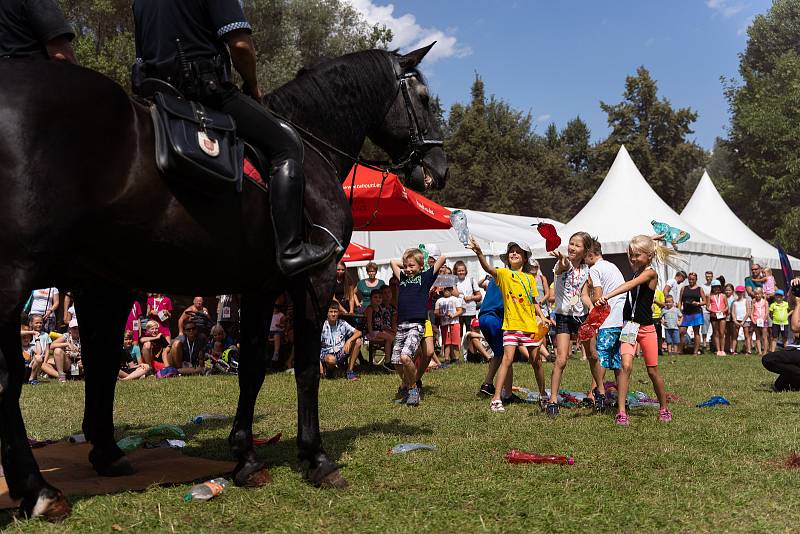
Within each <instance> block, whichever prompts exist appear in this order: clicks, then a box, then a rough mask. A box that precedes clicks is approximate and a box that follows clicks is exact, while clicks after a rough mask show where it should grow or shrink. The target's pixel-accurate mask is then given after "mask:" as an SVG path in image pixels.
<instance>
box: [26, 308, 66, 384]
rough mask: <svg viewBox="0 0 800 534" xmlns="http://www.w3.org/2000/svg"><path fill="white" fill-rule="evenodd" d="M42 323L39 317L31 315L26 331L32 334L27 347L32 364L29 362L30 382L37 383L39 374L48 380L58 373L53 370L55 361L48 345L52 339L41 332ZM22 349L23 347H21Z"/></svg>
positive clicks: (55, 376)
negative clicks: (45, 376) (42, 374)
mask: <svg viewBox="0 0 800 534" xmlns="http://www.w3.org/2000/svg"><path fill="white" fill-rule="evenodd" d="M43 327H44V321H43V319H42V316H41V315H32V316H31V322H30V325H29V326H28V329H29V330H30V331H32V332H33V333H34V335H33V339H32V340H31V345H30V347H29V350H30V354H31V358H32V360H33V361H32V362H31V375H30V379H29V381H30V382H34V381H36V382H38V378H39V375H40V374H41V373H44V374H46V375H47V376H49V377H50V378H58V371H57V370H56V368H55V364H56V362H55V359H54V358H53V356H52V354H51V350H50V344H51V343H52V342H53V339H52V338H51V337H50V334H48V333H46V332H42V328H43ZM22 347H23V349H24V348H25V345H24V344H23V345H22Z"/></svg>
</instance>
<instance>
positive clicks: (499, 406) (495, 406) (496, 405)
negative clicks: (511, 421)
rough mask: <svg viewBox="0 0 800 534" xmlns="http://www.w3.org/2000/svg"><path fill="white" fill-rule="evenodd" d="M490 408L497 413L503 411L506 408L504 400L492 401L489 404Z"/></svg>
mask: <svg viewBox="0 0 800 534" xmlns="http://www.w3.org/2000/svg"><path fill="white" fill-rule="evenodd" d="M489 408H491V410H492V411H493V412H495V413H503V412H505V411H506V409H505V408H504V407H503V401H501V400H499V399H498V400H493V401H492V403H491V404H490V405H489Z"/></svg>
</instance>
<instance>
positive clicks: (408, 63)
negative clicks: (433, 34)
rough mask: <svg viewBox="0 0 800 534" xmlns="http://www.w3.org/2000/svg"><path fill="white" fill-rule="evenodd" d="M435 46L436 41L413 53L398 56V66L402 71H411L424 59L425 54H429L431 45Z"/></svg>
mask: <svg viewBox="0 0 800 534" xmlns="http://www.w3.org/2000/svg"><path fill="white" fill-rule="evenodd" d="M435 44H436V41H434V42H432V43H431V44H429V45H428V46H423V47H422V48H417V49H416V50H414V51H413V52H409V53H408V54H406V55H404V56H400V58H399V59H400V66H401V67H403V70H408V69H413V68H414V67H416V66H417V65H419V64H420V62H421V61H422V58H424V57H425V54H427V53H428V52H430V50H431V48H433V45H435Z"/></svg>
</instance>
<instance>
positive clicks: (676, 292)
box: [664, 278, 689, 305]
mask: <svg viewBox="0 0 800 534" xmlns="http://www.w3.org/2000/svg"><path fill="white" fill-rule="evenodd" d="M687 285H689V282H688V281H686V280H684V281H683V282H681V283H678V281H677V280H675V279H674V278H673V279H672V280H670V281H669V282H667V284H666V287H669V290H668V291H665V292H664V298H667V297H668V296H670V295H672V300H674V301H675V305H677V304H678V303H679V302H680V301H681V289H683V287H684V286H687Z"/></svg>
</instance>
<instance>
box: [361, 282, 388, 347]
mask: <svg viewBox="0 0 800 534" xmlns="http://www.w3.org/2000/svg"><path fill="white" fill-rule="evenodd" d="M382 304H383V291H382V290H381V289H373V290H372V293H371V294H370V296H369V306H367V309H366V310H364V324H365V325H366V327H367V340H369V342H370V344H373V343H375V344H376V345H377V346H379V347H383V350H384V352H385V353H386V354H391V352H392V345H394V333H392V330H391V328H392V325H391V324H390V325H388V326H387V325H385V324H384V322H383V320H384V310H383V308H382Z"/></svg>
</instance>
